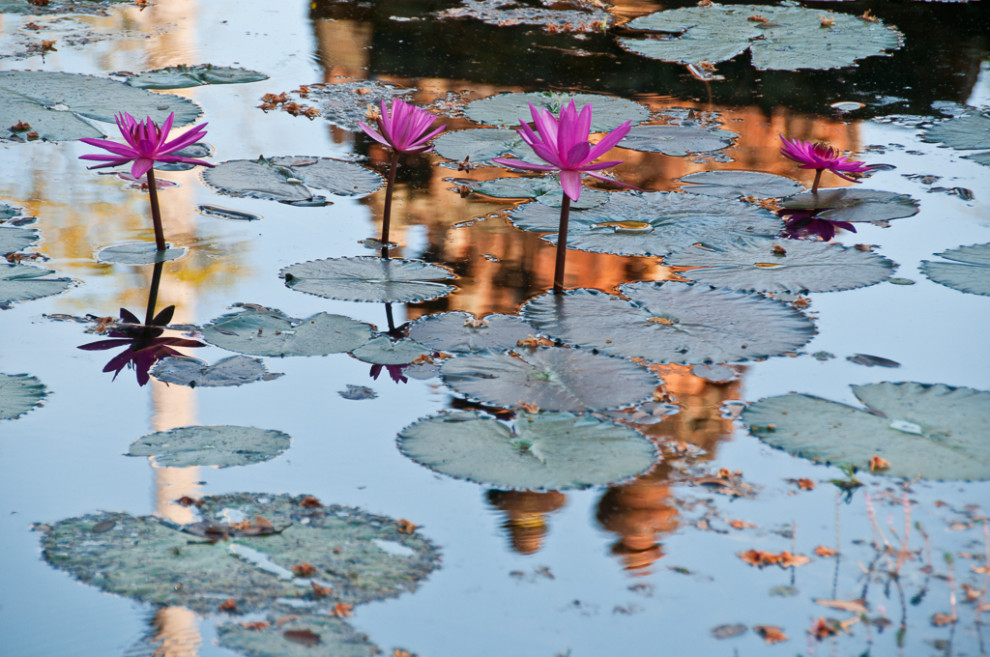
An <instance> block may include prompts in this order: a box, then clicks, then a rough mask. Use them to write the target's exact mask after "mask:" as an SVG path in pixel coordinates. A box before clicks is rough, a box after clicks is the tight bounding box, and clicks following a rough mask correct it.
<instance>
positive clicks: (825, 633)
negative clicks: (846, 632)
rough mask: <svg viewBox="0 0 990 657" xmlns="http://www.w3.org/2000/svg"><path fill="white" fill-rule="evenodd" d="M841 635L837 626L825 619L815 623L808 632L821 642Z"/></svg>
mask: <svg viewBox="0 0 990 657" xmlns="http://www.w3.org/2000/svg"><path fill="white" fill-rule="evenodd" d="M838 633H839V630H838V628H837V627H836V626H835V623H834V622H831V621H827V620H825V619H824V618H819V619H818V620H816V621H815V624H814V625H812V626H811V629H810V630H808V634H810V635H811V636H813V637H815V638H816V639H818V640H819V641H821V640H822V639H827V638H828V637H830V636H835V635H836V634H838Z"/></svg>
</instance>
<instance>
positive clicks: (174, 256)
mask: <svg viewBox="0 0 990 657" xmlns="http://www.w3.org/2000/svg"><path fill="white" fill-rule="evenodd" d="M185 254H186V249H184V248H182V247H168V248H166V249H165V250H164V251H159V250H158V248H157V247H156V246H155V243H154V242H123V243H121V244H114V245H113V246H108V247H105V248H102V249H100V250H99V252H97V254H96V259H97V260H99V261H100V262H109V263H112V264H115V265H152V264H155V263H156V262H171V261H172V260H178V259H179V258H181V257H182V256H184V255H185Z"/></svg>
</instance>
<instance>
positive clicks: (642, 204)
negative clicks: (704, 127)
mask: <svg viewBox="0 0 990 657" xmlns="http://www.w3.org/2000/svg"><path fill="white" fill-rule="evenodd" d="M509 220H510V221H511V222H512V224H513V225H514V226H516V227H517V228H521V229H522V230H530V231H536V232H546V233H552V234H550V235H546V236H545V237H544V238H543V239H544V240H546V241H547V242H550V243H552V244H556V242H557V235H556V231H557V227H558V224H559V222H560V213H559V212H558V211H557V210H554V209H553V208H549V207H547V206H543V205H540V204H538V203H526V204H524V205H520V206H519V207H518V208H515V209H514V210H513V211H512V212H511V213H510V214H509ZM781 225H782V224H781V221H780V219H779V218H778V217H777V216H776V215H774V214H773V213H771V212H768V211H766V210H763V209H761V208H757V207H754V206H752V205H750V204H748V203H743V202H742V201H734V200H727V199H721V198H715V197H712V196H702V195H700V194H680V193H676V192H646V193H642V192H615V193H611V194H609V201H608V203H605V204H603V205H600V206H598V207H595V208H590V209H588V210H580V211H574V212H571V214H570V222H569V226H568V231H567V246H568V247H569V248H575V249H580V250H582V251H593V252H595V253H614V254H616V255H643V256H662V255H666V254H668V253H670V252H671V251H676V250H679V249H684V248H687V247H689V246H691V245H692V244H695V243H699V242H700V243H702V244H712V245H714V244H720V243H723V242H725V241H726V240H728V239H730V238H732V237H736V236H744V235H764V236H767V237H773V236H775V235H776V234H777V233H779V232H780V227H781Z"/></svg>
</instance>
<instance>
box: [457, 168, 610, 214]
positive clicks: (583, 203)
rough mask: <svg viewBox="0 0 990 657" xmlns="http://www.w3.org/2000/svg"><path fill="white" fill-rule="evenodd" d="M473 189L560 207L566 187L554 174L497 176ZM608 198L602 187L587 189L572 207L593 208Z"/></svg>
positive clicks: (486, 194) (481, 192)
mask: <svg viewBox="0 0 990 657" xmlns="http://www.w3.org/2000/svg"><path fill="white" fill-rule="evenodd" d="M471 189H472V190H473V191H474V192H476V193H478V194H484V195H485V196H492V197H494V198H531V199H534V200H536V201H539V202H540V203H543V204H544V205H548V206H550V207H552V208H557V209H558V210H559V209H560V206H561V204H562V202H563V197H564V189H563V187H561V186H560V181H559V180H557V178H555V177H553V176H540V177H526V178H495V179H494V180H485V181H482V182H479V183H475V184H473V185H471ZM607 200H608V192H603V191H601V190H600V189H585V190H582V192H581V198H580V199H578V200H577V201H572V202H571V207H572V208H574V209H576V210H580V209H585V208H593V207H595V206H598V205H601V204H602V203H604V202H606V201H607Z"/></svg>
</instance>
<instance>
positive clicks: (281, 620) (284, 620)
mask: <svg viewBox="0 0 990 657" xmlns="http://www.w3.org/2000/svg"><path fill="white" fill-rule="evenodd" d="M297 618H299V614H289V615H288V616H282V617H281V618H279V619H278V620H276V621H275V625H276V626H277V627H282V626H283V625H285V624H286V623H290V622H292V621H294V620H296V619H297Z"/></svg>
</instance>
